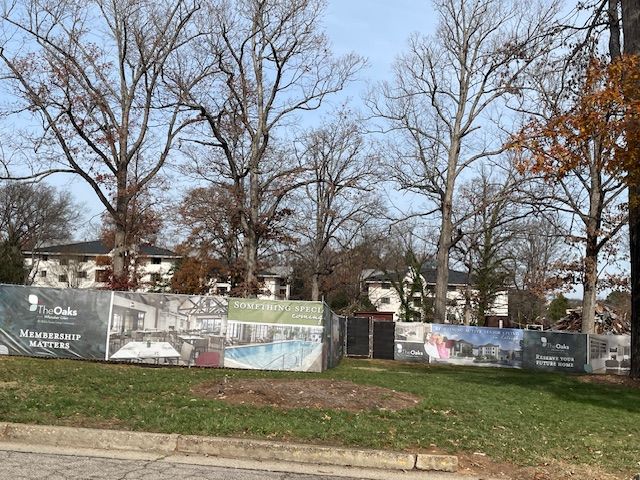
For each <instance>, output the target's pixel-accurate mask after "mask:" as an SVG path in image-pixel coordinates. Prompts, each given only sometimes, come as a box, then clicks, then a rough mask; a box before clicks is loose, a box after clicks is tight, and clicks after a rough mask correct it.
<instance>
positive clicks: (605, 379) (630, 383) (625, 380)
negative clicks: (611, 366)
mask: <svg viewBox="0 0 640 480" xmlns="http://www.w3.org/2000/svg"><path fill="white" fill-rule="evenodd" d="M577 378H578V380H579V381H581V382H584V383H599V384H601V385H623V386H625V387H631V388H640V379H636V378H631V377H625V376H624V375H581V376H579V377H577Z"/></svg>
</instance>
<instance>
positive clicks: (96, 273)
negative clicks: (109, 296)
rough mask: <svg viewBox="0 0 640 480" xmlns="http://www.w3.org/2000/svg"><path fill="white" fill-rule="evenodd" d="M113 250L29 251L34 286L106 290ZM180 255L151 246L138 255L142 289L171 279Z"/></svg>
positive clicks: (95, 244)
mask: <svg viewBox="0 0 640 480" xmlns="http://www.w3.org/2000/svg"><path fill="white" fill-rule="evenodd" d="M110 252H111V249H110V248H109V247H107V246H106V245H105V244H104V243H103V242H102V241H100V240H94V241H90V242H79V243H69V244H66V245H54V246H49V247H42V248H38V249H36V250H33V251H25V252H23V253H24V256H25V262H26V266H27V267H28V268H29V269H30V278H31V279H32V285H34V286H37V287H53V288H92V289H99V288H104V287H106V285H107V283H106V282H107V280H108V278H107V276H108V268H109V266H110V265H111V256H110ZM179 258H180V256H179V255H177V254H176V253H174V252H172V251H171V250H167V249H166V248H160V247H155V246H150V245H145V246H141V247H140V249H139V252H138V265H137V268H138V272H139V273H140V285H141V287H142V288H141V290H148V289H150V288H152V287H153V286H155V285H158V284H163V283H166V282H168V281H169V280H171V269H172V268H173V265H174V264H175V262H176V261H177V260H178V259H179Z"/></svg>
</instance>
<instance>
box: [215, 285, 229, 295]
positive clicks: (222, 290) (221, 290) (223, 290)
mask: <svg viewBox="0 0 640 480" xmlns="http://www.w3.org/2000/svg"><path fill="white" fill-rule="evenodd" d="M228 291H229V290H228V289H227V287H217V288H216V293H217V294H218V295H226V293H227V292H228Z"/></svg>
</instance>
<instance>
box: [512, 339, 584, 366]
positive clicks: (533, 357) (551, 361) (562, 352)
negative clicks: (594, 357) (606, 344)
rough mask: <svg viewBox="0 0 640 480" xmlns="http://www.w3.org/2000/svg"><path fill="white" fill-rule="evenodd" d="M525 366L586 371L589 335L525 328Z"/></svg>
mask: <svg viewBox="0 0 640 480" xmlns="http://www.w3.org/2000/svg"><path fill="white" fill-rule="evenodd" d="M524 347H525V348H524V358H523V366H524V367H525V368H535V369H537V370H548V371H560V372H585V371H588V370H589V368H588V367H587V366H586V364H587V336H586V335H582V334H579V333H561V332H550V331H543V332H535V331H531V330H525V334H524Z"/></svg>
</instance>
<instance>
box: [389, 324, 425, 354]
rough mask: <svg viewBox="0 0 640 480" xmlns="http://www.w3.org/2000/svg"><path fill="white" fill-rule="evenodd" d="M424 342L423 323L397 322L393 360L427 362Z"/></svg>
mask: <svg viewBox="0 0 640 480" xmlns="http://www.w3.org/2000/svg"><path fill="white" fill-rule="evenodd" d="M424 340H425V324H424V323H420V322H397V323H396V333H395V346H394V347H395V349H394V353H393V358H394V359H395V360H403V361H405V362H428V361H429V358H428V356H427V354H426V353H425V350H424V347H425V345H424V343H425V342H424Z"/></svg>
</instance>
